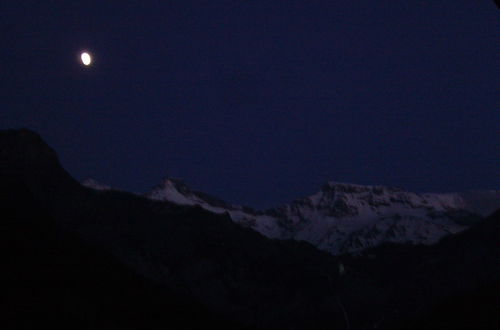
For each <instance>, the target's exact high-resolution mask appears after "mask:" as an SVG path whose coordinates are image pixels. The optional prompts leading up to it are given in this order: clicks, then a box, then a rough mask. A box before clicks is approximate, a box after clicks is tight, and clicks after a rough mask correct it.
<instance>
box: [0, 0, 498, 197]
mask: <svg viewBox="0 0 500 330" xmlns="http://www.w3.org/2000/svg"><path fill="white" fill-rule="evenodd" d="M0 24H1V30H0V34H1V39H0V40H1V41H2V43H1V48H2V49H1V53H0V69H1V71H0V74H1V80H0V81H1V86H0V87H1V92H0V93H1V99H0V105H1V111H0V128H17V127H28V128H31V129H34V130H36V131H38V132H39V133H40V134H41V135H42V136H43V137H44V138H45V139H46V141H48V142H49V144H51V146H53V147H54V148H55V149H56V150H57V152H58V153H59V155H60V158H61V161H62V163H63V165H64V166H65V167H66V168H67V169H68V170H69V171H70V172H71V174H73V175H74V176H75V177H76V178H77V179H84V178H87V177H92V178H95V179H97V180H100V181H102V182H104V183H108V184H111V185H113V186H115V187H118V188H123V189H126V190H131V191H138V192H142V191H146V190H148V189H149V188H150V187H151V186H153V185H154V184H156V183H157V182H159V180H160V179H161V177H163V176H172V177H178V178H183V179H185V180H186V181H187V182H188V183H189V184H190V185H191V186H192V187H194V188H196V189H198V190H202V191H205V192H208V193H211V194H214V195H217V196H220V197H222V198H224V199H226V200H228V201H230V202H235V203H243V204H247V205H251V206H256V207H267V206H273V205H276V204H279V203H281V202H285V201H288V200H291V199H294V198H296V197H300V196H303V195H307V194H309V193H313V192H315V191H316V190H317V189H318V188H319V186H320V185H321V184H322V183H324V182H325V181H328V180H333V181H341V182H353V183H360V184H383V185H392V186H399V187H403V188H406V189H409V190H414V191H438V192H440V191H458V190H468V189H492V188H496V189H498V188H500V187H499V186H500V180H499V178H500V161H499V160H500V111H499V110H500V96H499V95H500V93H498V92H499V91H500V40H499V37H500V11H499V10H498V9H497V8H496V7H495V5H494V3H493V1H488V0H484V1H480V0H477V1H471V0H427V1H425V0H418V1H417V0H408V1H394V0H377V1H373V0H371V1H368V0H359V1H351V0H349V1H347V0H345V1H331V0H328V1H309V0H303V1H293V0H290V1H271V0H266V1H248V0H247V1H242V0H241V1H237V0H233V1H214V0H211V1H188V0H183V1H167V0H162V1H124V0H122V1H102V0H101V1H48V0H47V1H2V2H1V4H0ZM84 49H87V50H89V51H91V52H92V53H93V55H94V56H95V63H94V65H93V66H92V67H89V68H85V67H83V66H82V65H81V64H80V63H79V62H78V55H79V52H80V51H81V50H84Z"/></svg>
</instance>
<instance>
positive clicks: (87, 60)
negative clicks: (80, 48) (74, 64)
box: [80, 52, 92, 66]
mask: <svg viewBox="0 0 500 330" xmlns="http://www.w3.org/2000/svg"><path fill="white" fill-rule="evenodd" d="M80 58H81V59H82V63H83V65H87V66H88V65H90V63H92V57H90V54H89V53H87V52H85V53H82V55H81V56H80Z"/></svg>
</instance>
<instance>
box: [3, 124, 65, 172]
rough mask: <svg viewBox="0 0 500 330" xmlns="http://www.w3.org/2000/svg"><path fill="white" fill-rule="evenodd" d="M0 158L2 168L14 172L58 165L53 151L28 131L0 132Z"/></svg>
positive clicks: (33, 133)
mask: <svg viewBox="0 0 500 330" xmlns="http://www.w3.org/2000/svg"><path fill="white" fill-rule="evenodd" d="M0 156H1V158H2V163H3V166H4V167H6V168H10V169H11V170H16V171H19V170H21V169H25V168H30V169H33V168H37V169H40V168H47V167H51V166H54V165H56V166H57V165H59V160H58V158H57V155H56V153H55V151H54V150H53V149H52V148H50V147H49V146H48V145H47V144H46V143H45V142H44V141H43V139H42V138H41V137H40V135H38V134H37V133H35V132H33V131H31V130H29V129H18V130H3V131H0Z"/></svg>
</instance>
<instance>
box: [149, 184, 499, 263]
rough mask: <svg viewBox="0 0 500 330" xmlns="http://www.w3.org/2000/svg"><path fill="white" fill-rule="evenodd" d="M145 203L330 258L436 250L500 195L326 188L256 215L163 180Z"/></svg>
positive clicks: (487, 209) (488, 210) (486, 211)
mask: <svg viewBox="0 0 500 330" xmlns="http://www.w3.org/2000/svg"><path fill="white" fill-rule="evenodd" d="M146 196H147V197H149V198H151V199H154V200H161V201H170V202H172V203H176V204H179V205H198V206H200V207H202V208H204V209H206V210H208V211H211V212H214V213H219V214H223V213H227V214H229V215H230V217H231V218H232V219H233V221H235V222H236V223H239V224H241V225H243V226H245V227H249V228H252V229H254V230H256V231H257V232H260V233H261V234H263V235H264V236H267V237H270V238H279V239H294V240H299V241H307V242H309V243H311V244H313V245H314V246H316V247H318V248H320V249H322V250H325V251H328V252H330V253H332V254H342V253H352V252H359V251H361V250H363V249H366V248H369V247H374V246H377V245H380V244H382V243H385V242H398V243H411V244H434V243H436V242H437V241H439V239H441V238H442V237H445V236H447V235H449V234H453V233H458V232H460V231H462V230H464V229H466V228H468V227H469V226H470V225H471V224H473V223H475V222H477V221H478V220H479V219H480V218H481V216H486V215H488V214H489V213H491V212H492V211H493V210H495V209H498V208H500V191H483V192H469V193H463V194H462V193H450V194H417V193H412V192H407V191H403V190H401V189H398V188H391V187H384V186H361V185H355V184H344V183H335V182H329V183H327V184H325V185H324V186H323V187H322V188H321V190H320V191H319V192H318V193H316V194H314V195H312V196H309V197H305V198H301V199H297V200H295V201H293V202H292V203H290V204H286V205H283V206H281V207H278V208H274V209H270V210H266V211H256V210H253V209H251V208H248V207H242V206H235V205H230V204H228V203H225V202H224V201H222V200H220V199H217V198H214V197H211V196H209V195H207V194H203V193H200V192H197V191H193V190H192V189H190V188H189V187H188V186H187V185H186V184H185V183H184V182H182V181H180V180H174V179H165V180H164V181H163V182H162V184H160V185H158V186H156V187H155V188H154V189H153V190H152V191H151V192H150V193H148V194H146Z"/></svg>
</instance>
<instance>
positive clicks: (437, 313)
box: [0, 130, 500, 330]
mask: <svg viewBox="0 0 500 330" xmlns="http://www.w3.org/2000/svg"><path fill="white" fill-rule="evenodd" d="M170 182H171V183H170ZM171 184H175V182H174V181H172V180H169V185H171ZM177 184H179V183H177ZM163 186H165V185H163ZM104 188H105V189H104V190H97V189H90V188H88V187H85V186H82V185H81V184H80V183H79V182H77V181H76V180H75V179H74V178H73V177H71V175H70V174H69V173H68V172H66V171H65V170H64V169H63V168H62V166H61V164H60V163H59V160H58V157H57V154H56V153H55V151H54V150H52V149H51V148H50V147H49V146H48V145H47V144H46V143H45V142H44V141H43V139H42V138H41V137H40V136H39V135H38V134H36V133H34V132H32V131H29V130H7V131H0V197H1V198H0V212H1V217H0V225H1V226H2V227H1V228H2V230H1V231H0V244H2V248H1V249H0V253H1V260H2V266H3V271H2V273H1V275H0V276H1V279H2V281H0V290H2V295H3V299H2V300H1V302H0V311H1V312H0V326H1V327H2V329H91V330H94V329H117V330H118V329H121V330H123V329H168V328H174V329H199V328H201V327H209V328H217V329H297V330H298V329H339V330H340V329H347V330H362V329H386V330H391V329H414V330H423V329H447V328H452V329H492V330H493V329H498V328H500V317H499V314H498V307H499V306H500V262H499V260H500V245H499V244H498V237H500V210H499V211H495V212H492V214H491V215H489V216H481V215H480V214H479V215H478V216H476V215H474V217H473V219H472V218H471V217H470V216H469V215H470V214H471V213H475V214H477V213H478V212H477V210H480V209H482V208H483V207H484V205H487V204H488V203H489V202H484V203H479V204H475V203H476V202H475V201H476V200H477V198H479V197H477V198H476V199H470V200H471V201H474V202H471V203H472V204H473V205H474V206H467V207H465V208H464V207H463V206H460V207H457V208H451V207H448V208H446V207H445V206H449V205H455V204H450V203H452V201H454V200H455V197H454V198H449V197H446V198H443V199H439V198H436V197H435V196H434V197H432V198H428V199H426V198H427V197H423V196H422V195H416V196H418V198H417V197H415V198H410V200H407V199H404V200H403V201H391V200H390V198H391V197H393V198H396V197H397V196H400V197H401V198H403V197H402V196H408V194H410V195H411V193H404V192H401V191H400V192H398V191H390V192H389V191H387V192H383V193H381V194H378V192H375V190H377V191H378V189H379V188H376V187H370V188H367V187H361V186H353V185H342V184H340V185H339V184H328V185H327V186H325V187H324V189H322V191H321V192H320V193H318V194H316V195H313V196H316V199H315V198H313V197H308V198H307V200H306V201H302V202H293V203H291V204H289V205H288V208H287V207H286V206H285V207H283V209H280V208H277V209H275V210H271V211H262V212H261V211H253V210H250V209H246V208H243V207H232V206H229V207H228V206H227V205H226V204H225V203H223V202H222V201H220V200H217V199H212V198H211V197H209V196H208V197H207V196H206V195H204V194H198V193H196V196H197V198H199V199H200V201H205V202H206V203H209V202H210V205H211V206H212V207H220V208H223V209H227V210H229V211H230V210H233V211H239V212H242V213H245V214H254V215H255V217H264V216H266V217H270V218H273V219H279V217H280V216H279V214H280V213H279V212H282V213H281V214H286V215H287V216H289V217H290V219H293V216H294V215H297V214H299V213H298V211H297V210H298V209H300V210H307V209H309V210H314V212H315V214H321V215H324V214H328V216H329V217H331V218H332V219H337V218H342V217H351V218H350V219H356V218H355V217H354V215H355V214H356V211H355V210H353V209H352V208H350V207H349V206H352V205H357V206H358V208H357V209H356V210H357V212H358V213H357V214H358V215H360V214H363V212H365V211H366V210H371V211H370V212H371V213H370V214H377V213H376V212H375V211H374V210H373V209H371V208H370V207H368V206H367V205H370V204H369V202H368V201H366V203H367V204H361V203H358V204H355V203H357V201H358V200H359V199H360V198H361V197H360V196H365V197H366V198H368V200H369V197H367V196H370V194H373V195H374V196H383V198H382V197H381V199H376V202H374V201H372V204H375V205H376V206H377V207H376V208H375V210H377V209H378V210H380V214H382V213H383V212H385V211H384V210H386V209H385V208H386V207H388V206H384V205H379V204H381V203H382V202H383V201H385V200H387V198H389V201H390V202H391V203H393V204H394V205H398V207H399V209H402V210H405V212H407V210H412V211H411V212H414V213H412V214H410V215H413V216H415V217H420V216H422V215H421V214H425V216H428V213H427V212H430V211H432V212H434V211H437V212H444V213H446V214H440V215H439V216H436V219H438V220H436V223H439V222H438V221H442V222H443V223H445V222H446V223H447V221H453V222H455V223H456V224H457V226H458V225H460V226H465V227H466V228H463V229H462V230H461V231H460V232H458V233H456V234H453V235H447V236H445V237H443V238H442V239H440V240H439V241H438V242H436V244H432V245H412V244H401V243H397V242H390V241H384V242H382V243H381V244H380V245H378V246H376V247H370V246H366V247H365V248H363V249H355V251H356V253H343V254H341V255H332V253H327V252H325V251H322V250H320V249H318V248H316V247H315V246H314V245H312V244H310V243H308V242H306V241H303V240H300V239H297V238H295V237H293V238H294V239H285V237H279V238H280V239H271V238H269V237H266V236H265V235H262V234H261V233H259V232H258V230H256V229H255V228H256V227H255V226H252V225H251V222H250V225H248V222H245V221H243V222H241V223H236V222H237V221H235V220H234V218H233V216H232V215H231V214H230V212H229V211H224V212H223V213H221V212H214V211H213V210H212V211H208V210H206V209H204V208H203V207H202V206H200V205H199V204H196V203H194V204H191V205H186V203H184V205H182V204H183V203H180V202H179V200H177V201H176V203H174V202H172V201H168V200H163V199H160V200H159V198H155V199H153V198H152V195H148V196H140V195H137V194H132V193H127V192H122V191H117V190H113V189H109V187H104ZM179 189H180V188H179ZM384 189H386V188H384ZM161 190H162V189H161V188H159V189H155V190H154V191H156V192H157V193H160V191H161ZM367 190H368V191H369V192H370V193H367V192H366V191H367ZM176 191H178V192H179V193H181V191H179V190H178V188H176ZM340 193H341V194H340ZM349 194H350V195H349ZM187 195H188V193H187V192H186V191H184V192H183V193H182V194H181V196H187ZM487 195H488V196H489V194H487ZM157 196H159V194H158V195H157ZM181 196H177V197H178V198H181ZM342 196H344V197H342ZM345 196H356V198H354V197H353V198H352V199H348V200H347V201H346V200H345V199H346V198H348V197H345ZM411 196H413V195H411ZM363 198H364V197H363ZM461 198H462V200H461V201H454V202H453V203H463V202H467V201H468V200H467V198H466V197H461ZM328 199H330V201H337V200H343V201H344V202H345V203H344V204H343V205H344V206H345V205H347V207H343V206H342V207H340V208H338V207H336V206H335V207H332V206H331V204H330V202H327V200H328ZM479 199H480V198H479ZM425 200H426V201H427V203H431V202H432V204H431V205H432V208H425V207H424V206H422V204H424V205H425V203H424V201H425ZM437 200H440V201H441V202H439V203H437V202H436V201H437ZM299 201H300V200H299ZM323 202H324V203H323ZM310 203H312V204H313V205H314V208H312V207H311V205H310ZM340 204H341V203H340V202H339V205H340ZM472 204H471V205H472ZM391 205H392V204H391ZM294 207H295V208H296V209H294ZM302 207H303V208H302ZM390 207H392V206H390ZM440 208H442V209H440ZM474 208H476V211H475V212H472V211H474ZM328 210H330V213H328ZM423 210H427V211H425V212H424V211H423ZM456 210H458V211H459V213H462V212H463V210H465V211H466V212H467V216H465V217H463V216H462V215H460V216H457V215H452V213H454V212H455V211H456ZM273 212H275V213H276V214H274V213H273ZM301 212H302V211H301ZM399 212H402V211H399ZM408 212H409V211H408ZM384 214H385V213H384ZM410 215H406V213H405V215H403V214H401V217H402V218H404V217H407V216H410ZM429 217H430V216H429ZM256 219H258V218H256ZM377 219H378V218H377ZM458 219H460V220H458ZM299 220H300V219H299ZM327 220H328V219H327ZM258 221H259V220H256V222H258ZM273 221H274V220H273ZM283 221H284V220H283ZM328 221H329V220H328ZM332 221H334V220H332ZM346 221H347V220H346ZM356 221H358V220H356ZM376 221H377V222H378V221H380V220H376ZM415 221H416V220H415ZM429 221H430V220H429ZM300 223H301V222H300V221H297V222H296V223H294V222H292V224H293V225H294V226H296V225H295V224H300ZM241 224H243V225H241ZM277 226H278V225H277ZM249 227H250V228H249ZM303 227H307V226H303ZM294 228H302V227H300V226H296V227H294ZM332 228H333V227H332ZM285 232H292V231H285ZM299 232H300V230H299ZM305 232H306V231H305ZM278 233H280V232H278ZM329 252H330V251H329Z"/></svg>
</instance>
